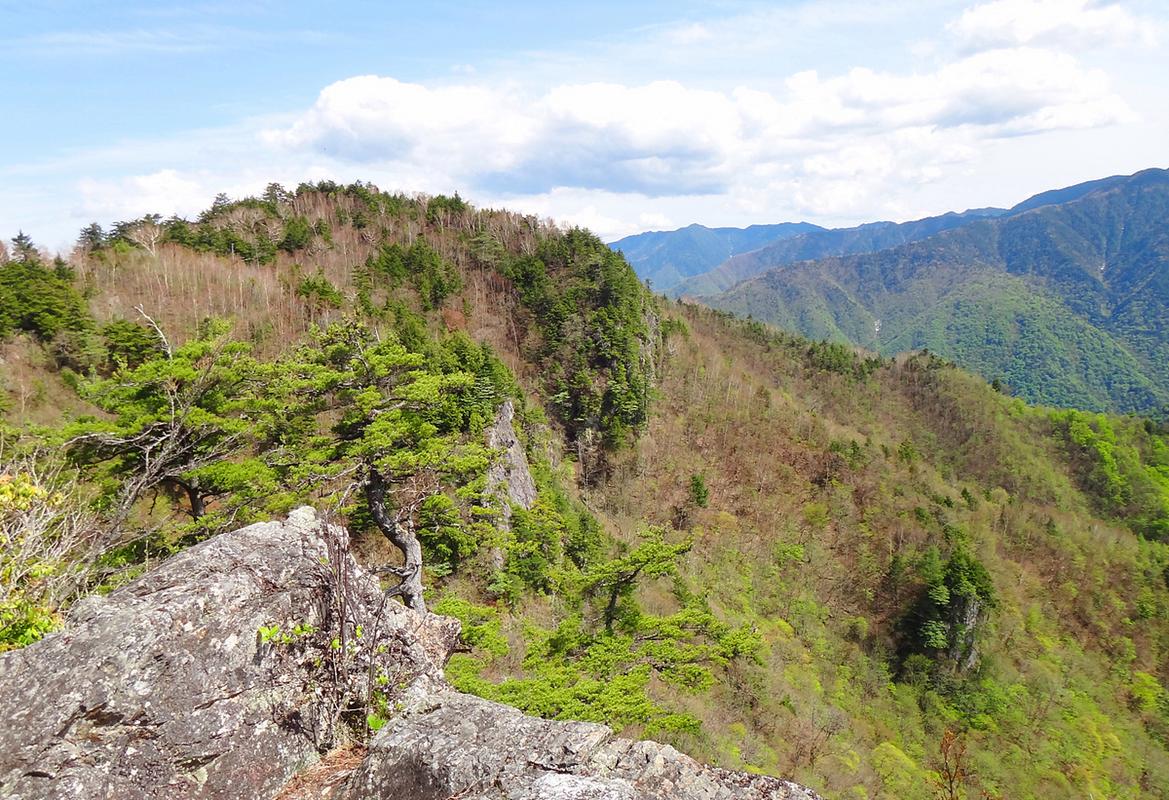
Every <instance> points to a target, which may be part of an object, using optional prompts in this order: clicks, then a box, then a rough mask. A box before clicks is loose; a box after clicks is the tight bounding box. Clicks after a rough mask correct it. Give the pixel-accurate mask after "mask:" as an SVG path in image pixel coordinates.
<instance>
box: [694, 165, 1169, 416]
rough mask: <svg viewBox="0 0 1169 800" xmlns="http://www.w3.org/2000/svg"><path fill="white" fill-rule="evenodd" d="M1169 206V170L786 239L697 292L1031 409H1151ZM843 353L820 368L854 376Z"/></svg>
mask: <svg viewBox="0 0 1169 800" xmlns="http://www.w3.org/2000/svg"><path fill="white" fill-rule="evenodd" d="M1167 208H1169V182H1167V181H1166V180H1165V177H1164V173H1160V174H1158V175H1156V176H1152V177H1150V176H1148V175H1141V174H1138V175H1135V176H1132V177H1130V178H1124V179H1121V180H1120V181H1118V182H1117V183H1116V185H1113V186H1110V187H1108V189H1107V190H1106V191H1104V190H1102V191H1095V192H1088V193H1086V194H1077V193H1073V194H1071V195H1068V196H1067V199H1066V201H1063V202H1059V201H1045V202H1044V203H1043V204H1042V207H1026V206H1024V207H1022V210H1023V211H1025V212H1026V213H1011V212H1008V213H1005V214H1003V215H1001V216H997V217H995V218H990V219H987V218H981V219H980V218H978V217H977V216H974V215H972V216H969V217H963V216H959V215H947V217H949V221H948V222H947V217H941V218H934V219H933V220H929V219H927V220H920V221H918V222H914V223H906V224H904V225H899V226H898V225H890V226H888V228H885V229H877V228H874V226H861V227H860V228H856V229H851V230H841V231H827V232H822V233H816V234H812V235H810V236H807V237H800V238H798V239H791V240H787V241H781V242H777V243H775V244H774V245H772V246H770V247H767V248H764V249H763V250H760V251H758V252H757V253H753V254H747V255H744V256H741V257H739V258H737V259H734V260H733V261H730V262H727V263H726V264H725V265H724V266H723V267H721V268H720V269H718V270H714V271H712V272H711V273H709V274H708V275H707V276H703V277H704V278H706V280H705V281H704V282H703V283H704V285H703V286H697V285H691V284H695V283H696V282H695V281H691V282H689V284H687V285H685V286H684V287H683V288H684V289H685V291H686V293H687V294H689V295H691V296H693V295H696V294H700V295H705V296H704V300H705V301H706V302H708V303H710V304H712V305H714V306H716V307H719V308H723V309H726V310H729V311H734V312H736V313H738V314H740V315H742V316H748V315H754V316H755V317H757V318H760V319H763V320H765V321H767V322H769V323H772V324H774V325H777V326H781V327H783V328H786V329H788V330H791V331H796V332H798V333H800V334H801V335H803V336H807V337H809V338H813V339H826V340H830V341H832V342H838V343H840V344H842V345H843V344H852V345H856V346H859V347H865V348H868V349H870V350H873V351H875V352H879V353H882V354H884V355H887V356H893V355H896V354H898V353H902V352H905V351H909V350H921V349H928V350H930V351H933V352H937V353H939V354H941V355H943V356H945V357H946V358H950V359H953V360H954V361H956V362H957V363H959V364H961V365H962V366H963V367H965V368H967V369H970V370H973V371H975V372H977V373H979V374H981V375H983V376H984V377H986V378H987V379H988V380H990V379H994V380H996V381H998V384H999V387H1000V388H1001V386H1002V384H1004V383H1005V384H1006V385H1007V386H1009V387H1010V388H1011V391H1012V393H1014V394H1016V395H1018V396H1020V397H1023V398H1026V399H1027V400H1029V401H1031V402H1036V403H1044V404H1047V405H1056V406H1062V407H1075V408H1083V409H1091V410H1101V411H1102V410H1111V411H1118V412H1142V413H1153V412H1156V411H1158V410H1159V409H1163V408H1165V407H1166V405H1167V403H1169V366H1167V365H1169V338H1167V337H1169V327H1167V325H1166V319H1169V315H1167V314H1166V309H1167V308H1169V295H1167V294H1166V286H1165V284H1164V282H1161V281H1158V280H1157V279H1155V278H1153V277H1152V276H1153V275H1155V274H1156V271H1157V269H1158V267H1157V265H1158V264H1159V263H1161V261H1163V253H1162V252H1160V251H1157V252H1158V254H1157V255H1152V252H1153V251H1151V250H1150V249H1149V247H1150V245H1149V244H1148V243H1149V242H1151V241H1154V240H1157V237H1158V236H1160V231H1161V230H1162V226H1163V221H1164V217H1165V213H1166V209H1167ZM678 233H681V232H678ZM841 256H843V257H841ZM814 259H818V260H814ZM743 278H746V280H743ZM1136 287H1141V288H1140V290H1139V292H1138V290H1137V288H1136ZM719 292H722V294H719ZM1134 292H1137V294H1134ZM1138 294H1139V297H1138ZM835 355H840V354H839V353H837V354H833V353H831V352H830V351H828V352H824V353H822V354H820V358H821V359H822V362H821V364H822V365H821V368H826V369H832V368H834V367H840V368H844V367H845V364H844V362H843V361H842V360H838V359H836V358H835V357H834V356H835Z"/></svg>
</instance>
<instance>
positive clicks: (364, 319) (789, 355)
mask: <svg viewBox="0 0 1169 800" xmlns="http://www.w3.org/2000/svg"><path fill="white" fill-rule="evenodd" d="M980 224H984V223H980ZM0 335H2V336H3V337H4V339H3V344H2V345H0V347H2V350H0V358H3V360H4V362H3V363H4V367H5V371H4V373H3V378H4V382H5V393H4V398H5V399H4V404H3V405H4V425H3V448H2V449H0V459H2V461H0V476H2V477H0V501H2V504H0V533H2V534H3V536H4V537H5V542H6V543H7V544H8V546H6V547H5V548H4V550H3V551H2V555H0V559H4V560H3V561H2V562H0V579H2V580H3V590H4V594H3V596H2V597H0V647H15V646H21V645H23V644H26V643H28V642H30V641H33V640H35V639H37V638H38V637H39V636H41V635H43V633H44V632H45V631H46V630H49V629H51V628H52V627H53V626H54V625H56V624H57V614H58V613H59V610H60V609H61V608H63V607H64V606H66V605H68V603H69V602H71V601H72V600H73V599H74V598H76V597H78V596H79V595H81V594H84V593H87V592H93V591H107V590H109V589H110V588H111V587H113V586H117V585H120V584H122V583H124V582H125V581H126V580H128V579H130V578H132V577H133V576H135V575H137V574H139V573H141V571H142V570H143V569H144V568H145V565H146V564H147V563H148V562H150V561H153V560H155V559H157V558H158V557H159V556H160V555H165V554H168V553H172V552H175V551H177V550H180V549H183V548H184V547H186V546H188V545H189V544H190V543H192V542H196V541H200V540H202V539H205V538H207V537H209V536H213V535H215V534H216V533H218V532H220V531H222V530H226V529H228V528H229V527H232V526H237V525H238V524H240V523H242V522H245V521H250V520H253V519H267V518H270V517H272V516H273V515H279V514H282V513H284V512H286V511H287V510H288V509H289V508H290V507H293V506H294V505H297V504H299V503H302V502H312V503H314V504H316V505H317V506H318V507H321V508H323V509H326V510H327V511H328V512H329V513H331V514H332V515H333V517H334V518H336V519H338V520H340V521H343V522H345V523H346V524H347V525H348V526H349V527H350V529H351V530H353V531H354V533H355V535H356V536H357V537H358V539H359V540H360V541H361V543H362V546H361V550H362V552H363V553H364V558H365V559H366V561H367V563H368V564H370V565H371V566H374V567H379V566H380V567H381V568H382V569H383V574H385V576H386V586H387V589H389V590H390V591H391V592H392V593H397V594H401V595H402V598H403V600H405V601H407V602H410V603H414V602H418V601H420V602H421V604H422V605H425V606H426V607H427V608H429V609H432V610H435V611H438V612H439V613H445V614H449V615H454V616H457V617H459V618H460V619H461V620H462V621H463V625H464V639H465V644H466V646H467V652H464V653H461V654H456V655H455V656H454V657H453V658H452V660H451V662H450V664H449V665H448V668H447V677H448V678H449V679H450V680H451V681H452V682H454V683H455V684H456V686H458V687H459V688H461V689H463V690H466V691H471V692H474V693H476V694H480V695H483V696H485V697H488V698H492V699H498V700H501V701H504V702H507V703H510V704H512V705H516V706H518V707H519V708H521V709H522V710H524V711H526V712H528V713H532V714H536V715H539V716H544V717H548V718H559V719H585V720H590V721H597V722H603V723H606V724H608V725H610V726H612V727H613V728H615V729H616V730H618V731H619V732H622V733H624V734H627V735H641V736H650V737H653V738H657V739H661V740H664V741H668V742H670V743H672V744H675V745H677V746H678V747H679V748H680V749H682V750H684V751H686V752H689V753H692V754H694V755H696V756H698V757H700V758H702V759H706V760H710V761H713V762H715V763H718V764H722V765H725V766H728V767H736V768H741V769H749V770H758V771H762V772H767V773H772V774H778V775H782V776H791V777H793V778H795V779H797V780H799V781H800V782H802V783H804V784H806V785H809V786H811V787H813V788H814V789H816V790H817V791H820V792H822V793H823V794H824V795H825V796H826V797H830V798H862V797H867V798H909V799H910V800H912V799H913V798H921V800H927V799H932V798H936V797H939V796H943V797H944V796H946V795H944V794H941V792H942V791H944V790H943V789H942V788H941V787H943V786H947V785H951V784H952V785H953V786H955V787H959V788H960V790H961V791H962V792H965V793H966V795H967V796H979V793H985V796H988V797H993V798H1006V797H1010V798H1048V797H1056V796H1058V797H1076V798H1089V797H1102V796H1107V797H1114V798H1138V797H1169V692H1167V691H1166V688H1165V687H1166V686H1167V685H1169V666H1167V665H1169V544H1167V542H1169V442H1167V433H1169V432H1167V431H1166V430H1165V428H1164V427H1160V426H1159V425H1158V424H1157V423H1154V422H1152V421H1146V420H1142V419H1138V418H1134V417H1116V416H1108V415H1102V414H1100V415H1098V414H1089V413H1083V412H1077V411H1051V410H1047V409H1042V408H1034V407H1031V406H1028V405H1027V404H1025V403H1024V402H1023V401H1022V400H1020V399H1017V398H1012V397H1009V396H1006V395H1004V394H1002V393H999V392H996V391H994V390H993V389H992V388H991V387H990V386H988V385H987V384H986V383H985V382H984V381H982V380H981V379H979V378H977V377H974V376H972V375H971V374H969V373H966V372H963V371H961V370H959V369H957V368H956V367H954V366H953V365H952V364H949V363H947V362H945V361H943V360H942V359H940V358H938V357H937V356H932V355H914V356H904V357H900V358H897V359H894V360H890V359H885V358H881V357H876V356H872V357H870V356H865V355H863V354H859V355H858V354H857V353H855V352H854V351H853V350H852V349H851V348H849V347H846V346H843V345H840V344H835V343H813V342H810V341H808V340H805V339H802V338H800V337H798V336H794V335H790V334H785V333H781V332H778V331H776V330H774V329H771V328H768V327H766V326H764V325H763V324H761V323H759V322H745V321H737V320H734V319H733V318H731V317H730V316H729V315H726V314H723V313H720V312H715V311H712V310H709V309H704V308H701V307H695V306H687V305H681V304H677V303H673V302H671V301H668V300H666V299H664V298H661V297H655V296H653V295H651V294H650V293H649V292H647V291H646V290H645V288H644V287H643V286H642V285H641V284H640V283H639V282H638V280H637V278H636V276H635V275H634V273H633V271H632V269H631V268H630V267H629V265H628V264H627V263H626V262H625V261H624V260H623V259H622V258H621V257H620V256H619V255H618V254H616V253H614V252H612V251H611V250H610V249H609V248H607V247H605V246H604V245H603V244H602V243H601V242H600V241H599V240H598V239H596V237H593V236H591V235H590V234H588V233H587V232H584V231H580V230H561V229H557V228H555V227H549V226H545V225H542V224H540V223H538V222H537V221H536V220H534V219H532V218H528V217H523V216H519V215H515V214H509V213H506V212H495V211H477V210H475V209H473V208H471V207H469V206H467V205H466V204H465V203H463V202H462V201H461V200H459V199H458V198H457V197H454V198H449V197H435V198H426V197H420V198H414V197H404V196H401V195H392V194H386V193H383V192H379V191H377V190H375V189H373V188H372V187H370V186H367V185H362V184H355V185H352V186H338V185H335V184H330V183H324V184H318V185H304V186H301V187H298V189H297V190H296V191H295V192H289V191H285V190H283V189H281V188H280V187H276V186H273V187H270V190H269V192H268V193H266V195H265V196H264V197H262V198H256V199H249V200H245V201H239V202H232V201H228V200H227V199H226V198H223V199H221V200H220V201H219V202H217V203H216V205H215V206H214V207H213V208H211V209H209V210H208V211H207V212H205V214H203V215H202V216H201V217H200V218H199V219H196V220H161V219H157V218H145V219H140V220H134V221H130V222H127V223H125V224H123V225H119V226H117V227H116V228H115V229H114V230H113V231H112V232H105V231H101V230H99V229H96V228H92V227H91V228H89V229H87V230H86V231H84V232H83V235H82V239H81V241H80V243H79V246H78V249H77V251H76V252H75V253H74V254H72V256H71V257H70V258H69V259H60V260H58V261H56V262H54V261H53V260H51V259H49V258H47V257H46V256H44V255H42V254H40V253H38V252H37V251H36V249H35V247H34V246H33V245H32V243H31V242H28V241H27V240H24V239H22V240H20V241H18V242H15V243H14V247H13V248H12V250H11V252H10V253H8V254H7V255H6V256H5V258H4V263H3V265H2V266H0ZM163 456H165V458H163ZM524 475H526V476H527V479H526V480H524V479H523V476H524ZM513 484H514V485H513ZM505 486H506V488H504V487H505ZM384 532H388V533H387V536H382V535H381V534H382V533H384ZM410 537H413V539H412V541H416V543H417V556H418V559H419V560H420V562H421V567H420V569H414V568H412V565H413V567H415V568H417V567H419V564H418V562H417V561H415V562H411V561H410V556H409V552H408V553H407V558H405V559H403V558H402V557H401V555H400V554H399V552H398V551H399V549H402V550H407V551H408V550H409V548H399V547H397V546H390V545H389V544H387V542H394V541H395V540H396V539H397V540H403V541H405V540H409V539H410ZM15 545H19V546H15ZM415 577H417V578H418V583H419V584H420V585H421V591H420V593H418V594H417V596H415V595H414V594H412V593H411V592H412V589H410V588H409V587H408V588H406V589H399V588H397V587H399V584H401V585H402V586H406V585H407V584H408V583H409V581H410V580H412V579H413V578H415ZM265 635H266V636H268V637H269V639H275V640H277V641H282V638H283V637H286V638H288V640H289V641H290V642H295V641H296V640H297V639H296V637H298V636H309V635H311V632H305V631H300V632H297V631H296V630H284V629H280V630H270V629H269V630H267V631H266V632H265V631H257V636H258V637H263V636H265ZM326 644H327V643H326ZM383 689H384V690H383V691H382V692H380V693H378V694H377V695H376V696H373V697H371V698H370V699H369V707H368V708H363V709H361V711H362V713H363V715H364V716H363V721H364V729H365V730H366V733H368V730H369V729H376V727H378V726H380V725H382V724H385V719H386V717H387V716H392V715H393V713H394V708H395V705H394V703H395V695H394V690H395V687H393V686H386V687H383ZM366 712H368V713H366ZM959 788H956V789H955V791H958V790H959ZM951 796H960V795H951Z"/></svg>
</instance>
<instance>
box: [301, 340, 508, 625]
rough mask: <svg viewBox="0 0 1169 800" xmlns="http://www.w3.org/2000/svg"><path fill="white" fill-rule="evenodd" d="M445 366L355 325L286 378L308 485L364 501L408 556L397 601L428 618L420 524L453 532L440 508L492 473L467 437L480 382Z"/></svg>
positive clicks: (309, 351) (306, 356) (309, 354)
mask: <svg viewBox="0 0 1169 800" xmlns="http://www.w3.org/2000/svg"><path fill="white" fill-rule="evenodd" d="M447 366H448V368H447V369H443V367H442V365H440V364H438V363H435V361H434V360H431V361H430V363H428V359H427V356H426V355H425V354H423V353H418V352H412V351H411V350H409V349H407V348H406V347H405V346H404V345H403V344H401V343H400V342H399V341H398V339H397V337H395V336H393V335H392V334H387V335H384V336H382V337H381V338H380V339H379V338H377V337H375V336H374V335H373V334H372V333H371V332H370V331H369V330H368V329H366V328H365V327H363V326H361V325H360V324H358V323H356V322H352V321H350V322H345V323H338V324H335V325H332V326H330V327H329V328H328V329H327V330H326V331H324V332H321V333H320V334H319V335H318V337H317V341H316V343H315V344H314V345H311V346H308V347H304V348H302V349H301V350H300V351H299V352H298V353H297V355H296V357H295V358H294V359H293V360H292V361H290V362H287V363H286V364H285V365H284V366H283V367H282V368H281V369H282V372H283V373H284V375H283V381H284V382H285V383H284V386H285V389H284V390H285V391H287V392H288V393H289V397H290V398H292V402H291V406H290V407H293V408H295V409H296V411H295V413H292V414H291V415H290V416H291V418H295V419H298V420H299V422H297V423H295V426H296V427H297V428H298V435H299V436H300V437H301V441H302V443H303V444H302V446H301V448H300V451H299V457H300V460H301V462H302V463H301V465H300V466H299V468H298V472H299V474H300V477H301V479H302V480H306V481H308V482H309V483H310V484H311V485H315V486H318V487H323V488H325V489H326V490H327V492H328V493H329V494H330V495H332V496H333V497H335V498H338V499H339V500H342V501H344V500H345V498H348V497H349V496H351V495H353V494H356V495H358V496H359V497H360V498H361V500H362V503H363V505H364V508H363V509H360V510H362V511H364V512H365V513H368V515H369V518H370V519H371V520H372V522H373V523H374V525H376V527H377V528H378V530H380V531H381V532H382V534H384V535H385V536H386V538H387V539H389V540H390V542H391V543H392V544H393V545H394V546H395V547H396V548H397V549H398V550H399V551H400V552H401V554H402V558H403V564H402V566H401V567H394V568H389V570H388V571H390V572H392V573H393V574H395V575H397V576H398V578H399V579H400V581H401V582H400V583H399V585H398V586H397V587H395V588H393V589H391V590H390V592H389V594H390V596H400V597H401V598H402V600H403V602H404V603H405V604H406V605H407V606H409V607H410V608H413V609H415V610H417V611H425V610H426V603H425V601H424V599H423V581H422V545H421V541H420V539H419V536H418V532H419V526H420V520H421V518H422V517H423V516H424V515H425V517H426V518H427V519H428V520H431V521H433V519H434V518H436V516H437V517H441V521H442V525H443V526H445V527H447V528H449V527H450V526H451V520H450V515H449V513H445V512H449V511H450V509H449V507H446V506H445V504H443V508H442V509H441V510H442V511H443V512H444V513H442V514H439V513H438V509H439V507H438V506H437V505H436V503H435V501H434V500H433V499H432V498H434V497H435V496H436V495H438V494H440V493H441V492H442V491H443V488H444V484H448V485H462V484H465V483H467V482H468V481H469V480H470V479H471V478H473V477H474V476H476V475H478V474H481V473H482V471H483V470H484V469H486V466H487V452H486V449H485V448H484V447H483V446H482V445H481V444H478V443H476V442H475V441H473V438H474V437H471V436H469V434H470V433H471V429H472V426H471V421H472V419H473V418H474V417H475V414H474V411H475V405H476V404H475V399H474V392H473V390H474V387H475V376H474V375H473V374H471V373H470V372H467V371H464V370H462V369H459V365H458V364H448V365H447ZM354 510H358V509H354Z"/></svg>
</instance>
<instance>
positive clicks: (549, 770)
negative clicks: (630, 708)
mask: <svg viewBox="0 0 1169 800" xmlns="http://www.w3.org/2000/svg"><path fill="white" fill-rule="evenodd" d="M344 797H345V798H346V800H383V799H384V798H391V797H409V798H412V800H448V798H456V797H457V798H460V800H505V799H506V800H690V799H693V800H699V798H701V800H764V799H765V798H771V799H773V800H815V797H816V796H815V795H814V794H813V793H811V792H809V791H808V790H806V789H804V788H803V787H801V786H798V785H796V784H794V783H791V782H788V781H781V780H779V779H777V778H768V777H763V776H759V775H748V774H746V773H741V772H731V771H729V770H723V769H717V768H714V767H708V766H704V765H701V764H699V763H698V762H696V761H695V760H694V759H692V758H690V757H688V756H685V755H683V754H681V753H679V752H678V751H677V750H675V749H674V748H673V747H670V746H669V745H663V744H658V743H657V742H634V741H631V740H629V739H621V738H618V737H615V736H614V735H613V732H612V731H611V730H609V728H607V727H605V726H604V725H597V724H594V723H589V722H551V721H548V720H543V719H537V718H535V717H529V716H526V715H524V714H523V713H521V712H520V711H518V710H517V709H514V708H511V707H509V706H504V705H500V704H499V703H492V702H489V701H487V700H482V699H480V698H478V697H471V696H469V695H465V694H460V693H458V692H456V691H454V690H453V689H451V688H450V687H447V686H444V685H441V684H436V683H434V682H432V681H430V680H429V679H427V678H422V679H419V680H418V681H417V682H416V684H415V685H414V686H413V687H411V690H410V691H409V692H408V693H407V696H406V697H405V698H404V702H403V708H402V711H401V713H400V714H399V715H398V716H397V717H395V718H394V719H393V720H391V721H390V723H389V724H388V725H387V726H386V727H385V728H383V729H382V730H381V731H380V732H379V733H378V735H377V737H376V738H375V739H374V741H373V742H372V744H371V746H370V750H369V753H368V755H367V756H366V757H365V761H364V763H363V764H362V766H361V767H360V768H359V769H358V770H357V772H356V773H355V774H354V776H353V777H352V779H351V781H350V785H349V788H348V789H347V793H346V794H345V795H344Z"/></svg>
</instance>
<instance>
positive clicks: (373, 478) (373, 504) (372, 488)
mask: <svg viewBox="0 0 1169 800" xmlns="http://www.w3.org/2000/svg"><path fill="white" fill-rule="evenodd" d="M386 484H387V481H386V479H385V476H383V475H382V474H381V473H380V472H378V471H377V470H376V469H371V470H370V471H369V478H368V479H367V480H366V483H365V500H366V502H367V503H368V504H369V511H370V514H371V515H372V516H373V521H374V524H376V525H377V526H378V530H380V531H381V532H382V533H383V534H384V535H385V537H386V538H387V539H389V540H390V542H391V543H392V544H393V545H394V547H396V548H398V550H399V551H400V552H401V553H402V559H403V564H402V567H401V568H400V569H397V568H396V569H393V570H392V572H393V573H394V574H395V575H397V576H398V577H399V578H400V579H401V583H399V584H398V585H397V586H396V587H394V588H393V589H390V590H389V592H388V593H387V594H388V595H389V596H390V597H394V596H399V597H401V598H402V602H403V603H405V604H406V606H407V607H408V608H412V609H414V610H415V611H417V612H419V613H420V614H425V613H426V601H425V600H423V599H422V543H421V542H419V541H418V537H417V536H416V535H415V534H414V521H413V518H412V515H411V513H410V511H409V510H406V509H398V510H397V511H396V512H395V513H393V514H391V513H390V512H389V510H387V508H386V489H387V486H386Z"/></svg>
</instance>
